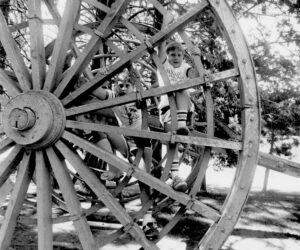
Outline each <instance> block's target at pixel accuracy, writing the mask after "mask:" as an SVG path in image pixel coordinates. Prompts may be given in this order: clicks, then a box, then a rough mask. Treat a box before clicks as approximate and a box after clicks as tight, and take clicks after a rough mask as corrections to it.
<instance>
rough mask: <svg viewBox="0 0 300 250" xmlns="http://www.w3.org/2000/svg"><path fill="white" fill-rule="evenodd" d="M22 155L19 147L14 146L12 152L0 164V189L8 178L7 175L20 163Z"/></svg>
mask: <svg viewBox="0 0 300 250" xmlns="http://www.w3.org/2000/svg"><path fill="white" fill-rule="evenodd" d="M22 155H23V150H22V148H21V147H20V146H18V145H17V146H15V147H14V148H13V150H12V151H11V152H10V153H9V154H8V156H7V157H6V158H5V159H4V160H3V162H1V168H0V187H1V186H2V185H3V183H4V182H5V181H6V180H7V178H8V177H9V174H10V173H12V172H13V171H14V170H15V169H16V167H17V165H18V164H19V162H20V161H21V158H22Z"/></svg>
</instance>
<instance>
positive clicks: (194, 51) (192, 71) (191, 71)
mask: <svg viewBox="0 0 300 250" xmlns="http://www.w3.org/2000/svg"><path fill="white" fill-rule="evenodd" d="M190 54H191V55H192V56H199V57H200V56H201V51H200V49H199V47H198V46H193V47H192V48H191V51H190ZM187 76H188V77H189V78H196V77H199V76H200V75H199V72H198V70H197V69H195V68H194V67H193V68H190V69H189V70H188V72H187Z"/></svg>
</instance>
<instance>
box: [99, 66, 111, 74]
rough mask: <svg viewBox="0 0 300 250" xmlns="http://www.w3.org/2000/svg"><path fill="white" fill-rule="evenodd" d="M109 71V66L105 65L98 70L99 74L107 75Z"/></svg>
mask: <svg viewBox="0 0 300 250" xmlns="http://www.w3.org/2000/svg"><path fill="white" fill-rule="evenodd" d="M108 71H109V67H108V66H104V67H101V68H100V69H99V70H98V74H99V75H106V74H107V73H108Z"/></svg>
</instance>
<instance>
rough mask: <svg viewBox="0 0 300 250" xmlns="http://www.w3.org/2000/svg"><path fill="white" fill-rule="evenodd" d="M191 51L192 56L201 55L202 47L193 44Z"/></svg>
mask: <svg viewBox="0 0 300 250" xmlns="http://www.w3.org/2000/svg"><path fill="white" fill-rule="evenodd" d="M190 53H191V55H192V56H201V51H200V49H199V47H198V46H197V45H195V46H193V47H192V48H191V49H190Z"/></svg>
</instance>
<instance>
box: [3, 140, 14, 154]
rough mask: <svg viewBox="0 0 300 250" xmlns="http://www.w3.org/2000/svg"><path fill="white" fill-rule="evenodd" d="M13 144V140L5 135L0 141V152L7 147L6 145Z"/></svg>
mask: <svg viewBox="0 0 300 250" xmlns="http://www.w3.org/2000/svg"><path fill="white" fill-rule="evenodd" d="M12 144H14V141H13V140H12V139H10V138H8V137H5V138H4V139H2V140H1V141H0V153H1V152H3V151H4V150H6V149H7V147H8V146H10V145H12Z"/></svg>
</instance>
